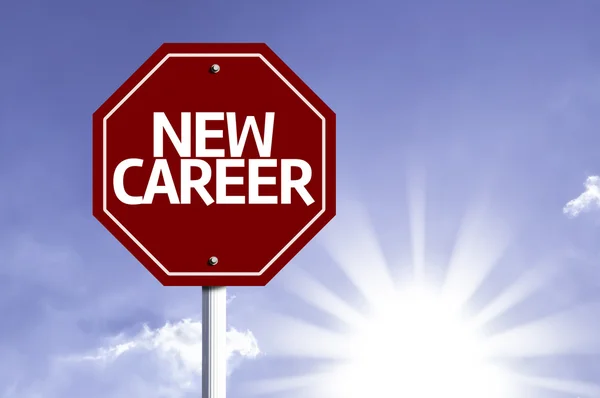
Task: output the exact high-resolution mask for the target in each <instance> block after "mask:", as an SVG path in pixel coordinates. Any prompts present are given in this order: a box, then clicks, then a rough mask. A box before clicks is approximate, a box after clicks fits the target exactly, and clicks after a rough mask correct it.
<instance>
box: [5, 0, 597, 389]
mask: <svg viewBox="0 0 600 398" xmlns="http://www.w3.org/2000/svg"><path fill="white" fill-rule="evenodd" d="M599 16H600V5H598V4H596V2H594V1H587V0H580V1H558V0H555V1H544V2H542V1H528V2H518V1H503V2H495V3H493V4H492V3H491V2H475V1H453V2H445V1H433V0H428V1H419V2H417V1H379V0H372V1H369V2H358V1H354V0H350V1H344V2H342V1H337V0H335V1H313V0H310V1H302V2H291V1H264V0H254V1H244V2H242V1H230V2H224V3H221V2H206V1H199V0H195V1H187V0H176V1H158V0H145V1H140V0H124V1H114V0H108V1H104V2H83V1H74V0H56V1H53V2H43V1H39V0H37V1H35V0H34V1H9V0H2V2H0V50H1V52H0V54H1V55H0V186H1V187H2V188H1V189H2V191H1V193H0V236H1V239H0V276H1V277H0V315H1V317H0V397H2V398H12V397H15V398H33V397H44V398H54V397H63V398H70V397H73V398H75V397H81V396H87V397H90V398H95V397H111V398H119V397H125V396H131V395H138V396H142V395H143V396H147V397H149V398H154V397H156V398H159V397H168V398H176V397H182V398H187V397H192V396H198V394H199V393H198V392H197V390H195V389H196V388H197V385H196V384H195V383H197V382H198V381H199V374H197V371H198V367H199V365H198V359H199V358H198V357H199V355H196V354H197V353H199V351H198V349H199V346H198V343H199V339H200V338H199V334H198V327H199V324H198V322H197V320H198V317H199V315H200V313H199V311H200V299H201V293H200V290H199V289H193V288H164V287H162V286H160V285H159V284H158V283H157V282H156V281H155V280H154V279H153V278H152V276H151V275H150V274H149V273H148V272H147V271H146V270H145V269H144V268H143V267H142V266H141V265H139V264H137V263H136V261H135V260H134V259H133V258H132V257H131V256H130V255H129V254H128V253H127V252H126V251H125V249H123V248H122V247H120V245H119V244H118V243H117V241H116V240H115V239H113V238H112V237H111V236H110V235H109V234H108V233H107V232H106V231H105V230H104V229H103V228H102V227H101V226H100V224H99V223H97V222H96V221H95V220H94V219H93V218H92V216H91V199H90V194H91V182H90V175H91V171H90V167H91V157H90V155H91V114H92V112H93V111H94V110H95V109H96V108H97V107H98V106H99V105H100V104H101V103H102V102H103V101H104V100H105V99H106V98H107V97H108V96H109V95H110V94H111V93H112V92H113V91H114V90H115V89H116V88H117V87H118V86H119V85H120V84H121V83H122V82H123V81H124V80H125V79H126V78H127V77H128V76H129V75H130V74H131V73H132V72H133V71H134V70H135V68H137V67H138V66H139V65H140V64H141V63H142V62H143V61H144V60H145V59H146V58H147V57H148V56H149V55H150V54H151V53H152V52H153V51H154V50H155V49H156V48H157V47H158V46H159V45H160V44H161V43H162V42H168V41H222V42H224V41H258V42H266V43H268V44H269V45H270V46H271V48H273V49H274V50H275V51H276V52H277V53H278V54H279V55H280V57H282V58H283V59H284V60H285V61H286V62H287V63H288V64H289V65H290V66H291V67H292V68H293V69H294V70H295V71H296V72H297V73H298V74H299V75H300V76H301V77H302V78H303V79H304V80H305V81H306V82H307V83H308V84H309V85H310V86H311V87H312V88H313V89H314V90H315V91H316V92H317V93H318V94H319V95H320V96H321V98H323V99H324V100H325V101H326V102H327V103H328V104H329V105H330V106H331V107H332V108H333V109H334V110H335V111H336V113H337V117H338V143H339V144H338V165H339V166H338V167H339V172H338V187H339V203H340V211H339V213H338V216H337V218H336V219H335V221H334V222H332V224H331V225H330V226H329V227H328V228H327V229H326V231H324V233H323V234H322V235H320V236H319V238H318V239H317V240H316V241H315V242H313V243H311V244H310V245H309V246H308V247H307V248H306V249H305V250H304V251H303V252H302V253H301V254H300V255H299V256H298V257H297V258H296V259H295V260H294V261H293V263H292V264H290V266H289V267H288V268H286V270H284V271H283V272H282V273H281V274H280V276H278V277H277V278H275V280H274V281H273V282H272V284H271V285H269V287H267V288H261V289H256V288H252V289H251V288H245V289H244V288H239V289H230V294H231V295H232V296H235V299H232V300H231V303H230V304H229V323H230V325H231V327H232V328H235V329H231V330H230V335H229V337H230V350H231V353H232V359H231V361H232V362H230V364H235V365H239V366H236V367H234V366H231V369H233V373H232V375H231V379H230V393H229V397H231V398H236V397H243V396H245V392H244V391H245V390H244V388H245V387H243V386H244V385H245V384H244V383H246V382H248V381H252V380H258V379H265V378H272V377H277V376H279V375H280V374H284V373H285V374H288V375H298V374H303V373H304V372H306V369H305V368H304V367H303V366H304V365H303V363H301V362H300V361H289V360H285V359H282V360H279V359H277V360H275V359H273V358H275V357H277V355H276V354H277V352H279V351H280V352H281V354H282V355H283V354H286V350H281V347H277V346H276V344H275V343H274V342H275V341H276V340H277V338H276V337H274V336H273V334H274V330H279V329H277V328H276V327H275V326H273V327H272V328H270V329H271V330H269V327H267V326H265V325H271V324H272V325H275V324H276V323H275V321H273V322H272V323H267V324H265V323H264V322H261V320H263V319H265V318H264V317H265V316H267V317H268V316H269V315H266V314H271V313H285V314H287V315H288V316H289V317H292V318H295V319H308V320H310V321H311V322H315V323H319V324H321V325H322V326H323V325H325V326H331V322H332V321H331V319H330V318H331V317H327V316H323V315H322V314H321V313H319V312H318V311H314V309H312V308H310V306H307V305H306V304H305V303H302V300H297V299H296V298H295V297H294V295H293V294H290V292H289V289H290V288H289V286H288V284H287V282H286V281H289V280H296V279H294V278H295V276H294V275H295V274H294V272H296V271H302V272H305V273H306V274H309V275H311V278H314V279H317V280H320V281H321V282H322V283H323V284H325V285H326V286H327V287H328V288H329V289H330V290H332V291H335V292H338V293H339V294H340V295H342V296H344V297H346V299H347V300H349V301H350V302H355V301H356V300H358V299H356V297H355V296H356V295H355V294H353V292H354V291H355V290H356V286H353V283H352V278H348V277H344V275H343V274H341V273H340V271H339V269H340V267H337V266H336V262H346V263H348V262H354V261H356V260H357V259H359V258H360V259H364V261H361V262H359V266H357V267H358V268H356V267H355V272H358V275H360V273H361V272H362V273H372V272H374V271H373V269H374V268H373V267H375V265H373V264H372V261H374V260H373V258H372V257H370V256H367V255H366V253H371V252H378V251H377V250H375V249H373V247H370V248H365V251H363V252H360V251H357V250H358V249H357V248H361V247H363V246H364V245H366V244H367V243H368V242H370V241H371V239H372V240H373V241H377V242H378V244H379V245H380V246H381V255H382V256H384V258H385V262H386V263H387V264H388V267H389V269H390V273H391V274H392V275H393V276H394V277H397V278H398V280H402V277H403V275H404V273H405V268H406V264H408V263H411V262H414V261H415V253H417V252H419V249H418V248H419V247H421V246H419V244H418V242H420V241H419V239H417V244H414V238H415V236H417V237H419V236H424V239H423V240H422V242H424V245H423V247H425V250H421V251H422V252H425V256H424V262H425V263H426V264H428V265H430V272H431V273H432V275H434V279H435V278H436V277H438V276H439V275H441V274H443V273H444V272H445V271H443V270H444V269H445V265H446V264H448V263H449V262H450V261H449V259H450V258H451V257H452V256H451V254H452V251H453V248H455V243H456V238H457V236H458V233H459V231H460V228H461V226H462V227H464V225H470V224H469V222H470V221H469V220H475V221H476V222H475V224H474V227H473V228H474V231H475V232H471V235H470V236H471V237H472V238H473V239H475V241H476V238H477V237H482V236H485V237H487V236H488V235H489V236H490V237H489V239H490V240H491V241H493V242H495V243H498V242H499V240H497V239H496V236H495V235H496V234H497V233H499V231H500V230H502V231H503V230H504V229H503V228H505V229H506V231H507V235H506V236H507V238H506V242H507V243H506V250H505V251H503V250H501V249H500V248H499V249H498V250H499V251H500V252H502V253H503V254H504V255H503V256H500V257H501V258H500V259H499V261H498V263H497V264H496V267H495V268H494V271H493V273H490V274H489V278H487V279H486V281H485V283H484V284H483V285H482V288H481V289H479V290H477V291H476V292H474V295H473V302H474V303H475V304H473V305H475V306H477V303H478V302H485V301H486V300H489V299H490V297H492V296H493V295H495V294H497V292H499V291H500V290H501V287H502V286H505V285H510V283H511V280H513V279H514V278H517V276H518V275H519V274H520V273H521V272H525V271H527V270H529V269H532V267H534V264H538V263H543V264H546V263H553V264H555V266H556V267H558V268H559V269H560V271H559V274H560V277H558V278H555V279H552V280H551V281H548V282H547V283H544V286H543V288H542V289H541V290H540V291H539V292H538V293H537V295H536V296H535V297H532V298H531V299H529V300H528V301H527V302H524V303H523V304H522V305H521V306H518V307H515V308H513V310H511V312H509V313H508V314H507V315H506V319H504V318H503V320H502V322H504V324H505V326H506V325H511V324H519V323H521V322H525V321H527V320H532V319H536V318H538V317H541V316H544V315H546V314H550V313H555V312H560V311H562V310H565V309H567V308H570V307H572V306H577V305H583V304H584V303H592V304H586V305H587V307H585V306H584V307H582V308H583V309H582V310H578V311H579V312H573V313H569V314H570V315H568V316H567V318H566V320H565V321H564V322H566V323H565V325H571V327H572V328H574V329H572V330H571V329H569V330H570V334H568V335H569V336H573V337H572V339H571V340H572V342H573V343H572V344H571V345H570V346H569V347H567V348H564V349H563V352H562V353H566V354H573V353H574V352H576V351H577V350H578V349H577V347H579V351H582V352H584V353H587V354H588V355H585V356H578V357H574V356H573V355H568V356H567V357H556V356H554V355H545V356H542V358H538V359H536V360H531V361H529V362H527V363H526V364H522V366H524V367H526V368H528V369H535V370H536V371H538V370H539V371H540V372H542V371H543V372H545V373H544V374H545V375H557V377H558V376H560V377H563V378H571V379H572V378H575V379H580V380H583V381H587V382H590V383H592V382H596V383H600V356H598V355H597V354H600V337H595V336H593V334H594V333H592V332H593V331H594V330H598V329H599V328H600V321H598V316H597V312H596V315H595V316H594V310H595V309H598V306H596V307H594V305H595V304H593V303H595V302H596V303H597V302H598V300H600V269H599V268H598V265H599V260H600V249H599V248H598V246H597V241H598V240H597V239H598V238H597V236H598V228H599V227H600V225H599V224H600V217H599V216H598V214H597V213H594V212H593V211H585V212H582V213H581V214H579V215H578V216H577V217H568V214H564V213H563V207H564V206H565V204H566V203H567V202H568V201H570V200H572V199H575V198H577V197H578V196H579V195H580V194H581V193H583V192H584V190H585V188H584V185H583V184H584V182H585V181H586V178H588V177H589V176H593V175H595V174H597V173H599V172H600V171H599V170H598V169H599V168H600V163H599V160H598V159H599V158H598V156H599V155H598V150H597V148H598V145H599V144H600V138H599V137H600V136H599V135H598V134H597V130H598V129H599V128H600V113H599V112H597V109H598V108H599V106H600V96H599V95H598V92H599V89H600V72H598V71H599V70H600V69H599V66H600V28H599V27H598V23H597V21H598V17H599ZM588 196H589V195H588ZM411 198H412V199H411ZM595 206H596V203H595V202H594V201H593V200H592V201H591V202H590V204H589V207H590V208H591V209H592V210H593V208H594V207H595ZM421 207H422V208H423V209H424V211H421V212H420V211H419V209H420V208H421ZM480 208H481V209H482V210H478V209H480ZM363 211H364V212H366V213H367V214H368V217H366V216H365V219H366V218H368V219H370V223H371V224H372V226H373V231H374V232H373V233H370V232H368V231H367V230H366V226H365V225H366V224H364V223H363V221H361V220H362V218H361V217H362V216H360V215H361V214H362V212H363ZM472 212H474V213H473V214H474V215H472V214H471V213H472ZM419 214H425V221H424V222H419V221H418V220H419ZM465 214H467V215H470V214H471V215H470V216H468V217H466V218H465ZM411 217H412V218H411ZM469 217H470V218H469ZM415 219H417V221H415ZM465 220H466V221H465ZM476 224H478V225H476ZM419 226H421V227H424V232H422V233H421V230H422V228H419ZM348 231H352V233H349V232H348ZM344 232H345V233H344ZM354 232H356V233H354ZM362 234H365V235H364V236H363V235H362ZM374 237H376V239H375V238H374ZM359 238H360V239H359ZM363 238H364V239H363ZM482 239H483V238H482ZM498 239H499V238H498ZM472 245H475V246H476V247H478V248H480V249H481V248H482V247H484V246H483V245H482V244H475V243H472ZM485 250H487V247H486V249H485ZM490 250H491V249H490ZM486 254H489V253H487V252H486ZM416 257H418V256H416ZM467 259H468V255H467ZM342 268H343V269H345V270H346V271H347V270H348V268H347V267H346V268H344V266H342ZM436 272H437V273H436ZM540 272H542V273H543V274H545V273H546V271H545V270H544V271H540ZM346 273H348V272H346ZM355 275H356V274H355ZM436 275H437V276H436ZM354 284H356V283H354ZM359 290H360V289H359ZM363 293H364V294H367V293H365V292H364V291H363ZM359 301H360V300H359ZM354 305H356V306H359V303H357V302H356V303H355V304H354ZM186 319H190V320H189V321H186ZM269 319H270V318H269ZM502 322H501V323H502ZM284 324H285V322H284ZM561 325H562V324H561ZM563 326H564V325H563ZM332 327H333V326H332ZM507 327H508V326H507ZM281 330H282V333H284V332H285V331H284V328H283V329H281ZM298 330H299V331H301V328H300V327H299V329H298ZM557 330H558V329H557ZM560 330H562V329H560ZM288 332H289V330H288ZM579 332H581V335H580V334H578V333H579ZM298 333H299V332H298ZM586 333H587V334H586ZM297 335H298V336H301V334H297ZM303 338H304V337H299V339H303ZM306 339H308V337H306ZM284 340H285V339H284ZM571 340H569V341H571ZM307 341H308V340H307ZM286 344H288V346H289V342H288V343H286ZM573 347H575V348H573ZM278 349H279V351H278ZM288 351H289V350H288ZM292 351H293V350H292ZM559 351H560V350H559ZM271 353H272V355H271ZM288 354H289V352H288ZM292 354H293V353H292ZM296 354H298V353H296ZM296 354H293V355H296ZM306 366H307V367H310V366H313V365H312V364H308V365H306ZM519 366H521V365H519ZM552 377H554V376H552ZM582 388H583V387H582ZM590 388H591V387H590ZM563 390H564V389H563ZM567 390H568V389H567ZM571 390H573V389H572V388H571ZM577 391H579V392H573V391H571V392H568V391H567V392H565V391H563V392H562V393H557V392H551V391H545V392H540V394H543V395H539V396H540V397H577V396H581V397H584V396H590V397H591V396H598V395H593V394H597V393H598V390H593V389H587V390H586V389H583V390H582V389H581V388H580V389H579V390H577ZM586 394H587V395H586ZM598 394H600V393H598ZM299 396H302V395H299ZM304 396H310V395H304ZM530 396H533V395H530Z"/></svg>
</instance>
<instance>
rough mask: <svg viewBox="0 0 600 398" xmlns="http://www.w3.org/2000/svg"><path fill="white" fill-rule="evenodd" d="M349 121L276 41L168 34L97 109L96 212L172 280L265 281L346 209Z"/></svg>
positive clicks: (236, 283) (206, 283) (155, 271)
mask: <svg viewBox="0 0 600 398" xmlns="http://www.w3.org/2000/svg"><path fill="white" fill-rule="evenodd" d="M335 129H336V125H335V114H334V112H333V111H332V110H331V109H330V108H329V107H328V106H327V105H326V104H325V103H324V102H323V101H322V100H321V99H320V98H319V97H318V96H317V95H316V94H315V93H314V92H313V91H312V90H311V89H310V88H309V87H308V86H307V85H306V84H305V83H304V82H303V81H302V80H301V79H300V78H299V77H298V76H297V75H296V74H295V73H294V72H293V71H292V70H291V69H290V68H289V67H288V66H287V65H286V64H285V63H284V62H283V61H282V60H281V59H280V58H279V57H278V56H277V55H276V54H275V53H274V52H273V51H272V50H271V49H270V48H269V47H268V46H267V45H266V44H255V43H243V44H242V43H240V44H231V43H227V44H198V43H171V44H163V45H162V46H161V47H160V48H159V49H158V50H157V51H156V52H155V53H154V54H152V55H151V56H150V58H149V59H148V60H147V61H146V62H145V63H144V64H143V65H142V66H140V68H139V69H138V70H137V71H135V72H134V73H133V75H132V76H131V77H130V78H129V79H127V80H126V81H125V83H123V85H121V87H119V88H118V89H117V91H115V93H114V94H113V95H111V96H110V97H109V98H108V100H106V102H105V103H104V104H102V105H101V106H100V108H99V109H98V110H97V111H96V112H95V113H94V115H93V214H94V216H95V217H96V219H98V221H100V223H101V224H102V225H104V227H105V228H106V229H108V231H109V232H110V233H111V234H112V235H114V236H115V237H116V238H117V239H118V240H119V241H120V242H121V244H123V246H125V247H126V248H127V249H128V250H129V251H130V252H131V254H133V255H134V256H135V257H136V258H137V259H138V260H139V261H140V262H141V263H142V264H143V265H144V266H145V267H146V268H147V269H148V270H149V271H150V272H151V273H152V274H153V275H154V276H155V277H156V278H157V279H158V280H159V281H160V282H161V283H162V284H164V285H179V286H264V285H266V284H267V283H268V282H269V281H270V280H271V279H272V278H273V276H275V274H277V272H279V271H280V270H281V269H282V268H283V267H284V266H285V265H286V264H287V263H288V262H289V261H290V260H291V259H292V258H293V257H294V256H295V255H296V254H297V253H298V252H299V251H300V250H301V249H302V248H303V247H304V246H305V245H306V244H307V243H308V242H309V241H310V240H311V239H312V238H313V237H314V236H315V235H316V234H317V233H318V232H319V231H320V230H321V229H322V228H323V227H324V226H325V225H326V224H327V223H328V222H329V221H330V220H331V219H332V218H333V217H334V216H335V204H336V200H335V195H336V191H335V177H336V175H335Z"/></svg>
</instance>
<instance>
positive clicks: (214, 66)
mask: <svg viewBox="0 0 600 398" xmlns="http://www.w3.org/2000/svg"><path fill="white" fill-rule="evenodd" d="M220 70H221V67H220V66H219V64H212V65H211V66H210V73H219V71H220Z"/></svg>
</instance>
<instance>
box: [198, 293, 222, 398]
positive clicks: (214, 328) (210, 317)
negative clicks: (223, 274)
mask: <svg viewBox="0 0 600 398" xmlns="http://www.w3.org/2000/svg"><path fill="white" fill-rule="evenodd" d="M226 292H227V289H226V288H225V287H223V286H206V287H203V288H202V398H225V391H226V388H227V385H226V379H227V352H226V344H225V343H226V332H227V329H226V328H227V320H226V316H227V309H226V305H227V294H226Z"/></svg>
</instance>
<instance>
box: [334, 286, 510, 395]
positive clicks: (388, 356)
mask: <svg viewBox="0 0 600 398" xmlns="http://www.w3.org/2000/svg"><path fill="white" fill-rule="evenodd" d="M348 337H349V341H348V344H349V346H351V347H352V354H351V356H350V358H349V359H347V360H346V361H344V362H343V363H342V364H341V365H339V367H338V368H337V369H336V370H335V371H334V372H333V374H332V377H331V384H330V386H331V387H330V390H331V391H330V392H331V393H333V394H334V396H342V397H347V398H359V397H365V396H377V397H381V398H388V397H389V398H392V397H411V398H432V397H441V396H451V397H462V398H479V397H487V398H495V397H506V396H507V394H508V391H507V387H508V385H507V382H506V377H505V375H503V372H502V369H501V368H499V367H498V366H496V365H494V364H493V363H492V361H491V358H489V357H487V355H486V352H487V351H488V350H487V349H486V346H485V343H486V341H485V338H484V336H482V335H481V334H480V333H479V331H478V330H477V329H476V328H474V327H472V326H469V324H468V322H466V321H464V320H463V319H461V314H459V313H456V312H455V311H453V310H452V308H449V307H447V306H445V305H444V302H443V300H441V299H440V297H439V295H438V294H436V292H435V291H433V289H430V288H427V287H425V286H422V285H413V286H411V287H409V288H407V289H405V290H404V291H400V292H398V293H397V294H394V295H393V296H392V297H390V298H389V299H388V300H387V301H386V305H383V306H381V307H380V308H377V309H376V311H375V312H374V313H372V314H371V315H370V316H368V317H366V319H365V322H364V323H363V324H362V325H357V327H356V328H355V330H354V331H353V332H351V333H350V334H349V336H348Z"/></svg>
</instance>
